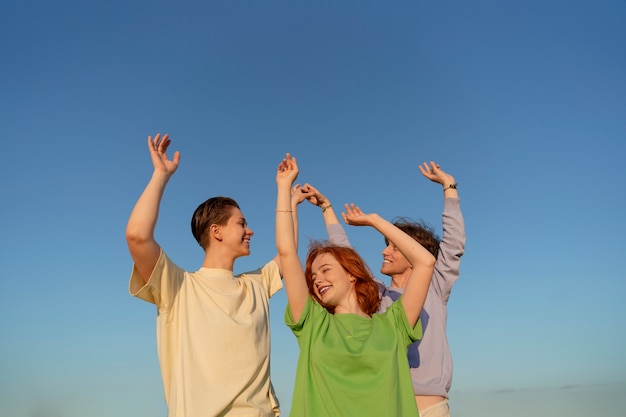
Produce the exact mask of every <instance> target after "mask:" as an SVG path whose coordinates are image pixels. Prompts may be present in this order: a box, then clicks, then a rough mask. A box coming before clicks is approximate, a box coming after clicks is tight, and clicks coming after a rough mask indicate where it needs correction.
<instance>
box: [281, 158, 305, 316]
mask: <svg viewBox="0 0 626 417" xmlns="http://www.w3.org/2000/svg"><path fill="white" fill-rule="evenodd" d="M297 177H298V164H297V163H296V158H292V157H291V155H289V154H287V155H286V156H285V159H283V160H282V161H281V163H280V164H279V165H278V170H277V172H276V186H277V189H278V193H277V197H276V249H277V250H278V259H279V262H280V265H281V271H282V275H283V279H284V282H285V290H286V292H287V301H288V303H289V308H290V309H291V314H292V316H293V319H294V320H295V321H296V322H297V321H298V320H300V316H301V314H302V311H303V310H304V306H305V304H306V300H307V297H308V296H309V288H308V287H307V284H306V278H305V276H304V270H303V268H302V263H301V262H300V258H299V257H298V247H297V244H296V234H295V227H294V222H293V219H292V213H293V206H292V198H291V187H292V184H293V182H294V181H295V180H296V178H297Z"/></svg>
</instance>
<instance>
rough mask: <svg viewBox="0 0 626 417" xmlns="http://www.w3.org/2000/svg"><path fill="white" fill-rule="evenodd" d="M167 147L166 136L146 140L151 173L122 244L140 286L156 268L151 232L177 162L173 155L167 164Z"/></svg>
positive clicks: (155, 246) (176, 155)
mask: <svg viewBox="0 0 626 417" xmlns="http://www.w3.org/2000/svg"><path fill="white" fill-rule="evenodd" d="M169 145H170V140H169V135H168V134H165V135H163V136H161V134H160V133H158V134H157V135H156V136H155V137H154V140H153V139H152V137H151V136H148V150H149V151H150V157H151V159H152V164H153V165H154V172H153V173H152V177H151V178H150V181H149V182H148V185H147V186H146V188H145V189H144V191H143V193H142V194H141V196H140V197H139V200H137V203H135V207H134V208H133V210H132V212H131V213H130V217H129V219H128V224H127V225H126V243H127V244H128V250H129V251H130V256H131V257H132V258H133V262H134V263H135V268H137V272H139V275H140V276H141V278H143V280H144V282H148V279H149V278H150V274H151V273H152V270H153V269H154V266H155V265H156V263H157V261H158V259H159V255H160V253H161V247H160V246H159V244H158V243H157V242H156V240H155V239H154V229H155V227H156V223H157V219H158V216H159V206H160V204H161V198H162V197H163V193H164V191H165V186H166V185H167V183H168V181H169V179H170V177H171V176H172V175H173V174H174V172H176V169H177V168H178V163H179V162H180V153H179V152H178V151H176V152H175V153H174V158H173V159H172V160H169V159H168V157H167V154H166V152H167V148H168V146H169Z"/></svg>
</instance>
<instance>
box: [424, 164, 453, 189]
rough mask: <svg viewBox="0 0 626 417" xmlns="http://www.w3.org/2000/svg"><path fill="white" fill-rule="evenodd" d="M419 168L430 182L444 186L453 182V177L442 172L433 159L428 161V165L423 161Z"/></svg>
mask: <svg viewBox="0 0 626 417" xmlns="http://www.w3.org/2000/svg"><path fill="white" fill-rule="evenodd" d="M419 169H420V171H421V172H422V175H423V176H425V177H426V178H428V179H429V180H431V181H432V182H436V183H438V184H441V185H443V187H444V188H445V187H448V186H449V185H451V184H454V177H453V176H452V175H450V174H448V173H446V172H444V171H443V170H442V169H441V167H440V166H439V164H436V163H435V162H433V161H430V165H429V164H428V163H427V162H424V164H423V165H419Z"/></svg>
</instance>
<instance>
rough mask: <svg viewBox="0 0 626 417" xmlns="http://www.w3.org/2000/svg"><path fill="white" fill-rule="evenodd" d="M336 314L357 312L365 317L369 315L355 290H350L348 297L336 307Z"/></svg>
mask: <svg viewBox="0 0 626 417" xmlns="http://www.w3.org/2000/svg"><path fill="white" fill-rule="evenodd" d="M335 314H357V315H359V316H363V317H369V314H367V313H366V312H365V311H363V309H362V308H361V305H360V304H359V302H358V300H357V298H356V293H355V292H354V289H353V291H351V292H350V295H349V296H348V297H347V299H346V300H345V302H344V303H341V304H340V305H338V306H337V307H335Z"/></svg>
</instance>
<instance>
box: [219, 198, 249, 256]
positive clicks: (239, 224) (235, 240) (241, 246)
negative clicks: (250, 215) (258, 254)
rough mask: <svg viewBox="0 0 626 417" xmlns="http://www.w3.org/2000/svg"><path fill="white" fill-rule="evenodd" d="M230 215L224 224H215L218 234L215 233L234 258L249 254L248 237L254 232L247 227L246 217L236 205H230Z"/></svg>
mask: <svg viewBox="0 0 626 417" xmlns="http://www.w3.org/2000/svg"><path fill="white" fill-rule="evenodd" d="M230 210H231V216H230V218H229V219H228V221H227V222H226V224H225V225H222V226H217V227H218V228H219V234H218V235H217V236H218V237H219V238H220V239H221V240H222V243H223V244H224V245H225V246H226V247H227V248H229V249H230V250H232V252H233V255H234V256H235V258H237V257H240V256H248V255H250V238H251V237H252V235H253V234H254V232H253V231H252V230H250V229H249V228H248V224H247V223H246V218H245V217H243V214H242V213H241V210H240V209H239V208H237V207H231V208H230Z"/></svg>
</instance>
